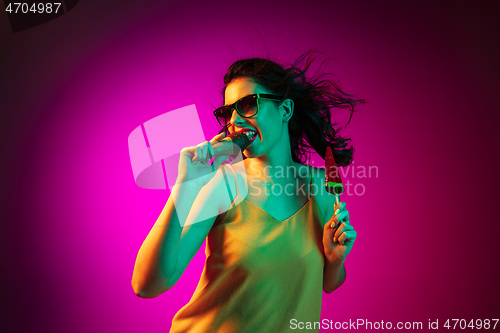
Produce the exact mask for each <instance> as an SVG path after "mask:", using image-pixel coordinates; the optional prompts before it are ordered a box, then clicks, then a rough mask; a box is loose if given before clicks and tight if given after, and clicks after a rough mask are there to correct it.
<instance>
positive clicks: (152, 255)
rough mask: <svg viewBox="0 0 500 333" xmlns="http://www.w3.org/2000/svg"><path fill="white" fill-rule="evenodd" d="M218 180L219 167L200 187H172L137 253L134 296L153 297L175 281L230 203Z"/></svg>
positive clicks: (219, 178) (185, 185) (133, 285)
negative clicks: (221, 209) (222, 209)
mask: <svg viewBox="0 0 500 333" xmlns="http://www.w3.org/2000/svg"><path fill="white" fill-rule="evenodd" d="M221 179H222V176H221V172H220V170H218V171H217V173H216V175H215V176H214V178H213V179H212V180H211V181H210V182H209V183H208V184H207V185H205V186H203V187H202V188H201V190H199V188H198V187H197V186H191V185H190V184H189V182H188V183H182V184H177V185H175V186H174V187H173V189H172V192H171V194H170V197H169V198H168V201H167V203H166V205H165V207H164V208H163V211H162V212H161V214H160V216H159V217H158V219H157V220H156V223H155V224H154V226H153V228H152V229H151V231H150V232H149V234H148V236H147V237H146V239H145V240H144V242H143V244H142V246H141V248H140V249H139V253H138V254H137V259H136V262H135V266H134V273H133V276H132V288H133V289H134V292H135V293H136V295H137V296H139V297H144V298H152V297H156V296H158V295H160V294H162V293H163V292H165V291H167V290H169V289H170V288H172V287H173V286H174V285H175V283H176V282H177V281H178V279H179V278H180V276H181V275H182V273H183V272H184V270H185V268H186V267H187V265H188V264H189V262H190V261H191V259H192V258H193V257H194V255H195V254H196V252H197V251H198V250H199V249H200V247H201V245H202V244H203V241H204V240H205V238H206V236H207V234H208V232H209V231H210V229H211V227H212V225H213V223H214V221H215V219H216V217H217V215H218V214H219V211H220V207H227V206H229V204H230V203H228V201H229V196H228V194H227V191H225V193H224V192H222V191H223V190H224V189H225V187H224V188H223V187H222V186H220V185H221ZM178 212H180V213H183V214H179V213H178ZM186 215H187V216H186Z"/></svg>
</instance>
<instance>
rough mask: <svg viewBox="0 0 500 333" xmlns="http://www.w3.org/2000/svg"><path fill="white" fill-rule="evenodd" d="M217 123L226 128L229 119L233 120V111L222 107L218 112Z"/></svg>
mask: <svg viewBox="0 0 500 333" xmlns="http://www.w3.org/2000/svg"><path fill="white" fill-rule="evenodd" d="M216 116H217V121H218V122H219V124H221V125H222V126H226V125H227V123H228V121H229V119H230V118H231V110H230V108H229V107H224V106H223V107H221V108H219V109H217V111H216Z"/></svg>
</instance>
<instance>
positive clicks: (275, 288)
mask: <svg viewBox="0 0 500 333" xmlns="http://www.w3.org/2000/svg"><path fill="white" fill-rule="evenodd" d="M308 55H309V57H308V58H307V61H306V65H305V67H304V69H303V70H302V69H300V68H299V67H298V65H297V64H299V63H300V62H302V61H303V60H304V59H305V57H306V56H308ZM311 62H312V58H311V52H307V53H305V54H304V55H302V56H301V57H299V59H298V60H297V61H296V62H295V63H294V64H293V65H291V66H289V67H287V68H284V67H283V66H281V65H279V64H277V63H275V62H272V61H270V60H267V59H262V58H251V59H244V60H239V61H236V62H235V63H234V64H233V65H231V67H230V68H229V70H228V72H227V74H226V75H225V76H224V84H225V87H224V89H223V99H224V104H225V105H224V106H223V107H221V108H218V109H217V110H216V111H215V112H214V114H215V115H216V117H217V119H218V121H219V123H220V124H221V125H222V126H223V131H222V132H223V133H220V134H219V135H217V136H215V137H214V138H213V139H212V140H210V141H207V142H205V143H202V144H200V145H198V146H195V147H187V148H185V149H183V150H182V151H181V159H180V161H179V175H178V179H177V183H176V186H175V187H174V188H173V189H172V192H171V195H170V197H169V199H168V201H167V204H166V205H165V208H164V209H163V211H162V213H161V215H160V217H159V218H158V220H157V221H156V223H155V225H154V227H153V228H152V230H151V232H150V233H149V235H148V236H147V238H146V240H145V241H144V243H143V245H142V246H141V249H140V250H139V253H138V256H137V260H136V264H135V268H134V275H133V278H132V286H133V288H134V291H135V292H136V294H137V295H138V296H140V297H145V298H150V297H156V296H158V295H160V294H161V293H163V292H165V291H167V290H169V289H170V288H171V287H173V286H174V285H175V283H176V282H177V281H178V279H179V278H180V276H181V275H182V273H183V272H184V270H185V268H186V266H187V265H188V263H189V262H190V260H191V259H192V258H193V256H194V255H195V254H196V252H197V251H198V250H199V248H200V247H201V245H202V243H203V241H204V240H205V238H206V239H207V247H206V255H207V260H206V263H205V268H204V270H203V273H202V276H201V279H200V282H199V284H198V287H197V288H196V291H195V293H194V295H193V297H192V298H191V300H190V302H189V303H188V304H187V305H186V306H184V307H183V308H182V309H181V310H180V311H179V312H178V313H177V314H176V315H175V317H174V319H173V321H172V328H171V331H170V332H285V331H288V330H291V329H292V328H294V325H297V324H298V323H300V322H302V323H305V322H319V321H320V312H321V297H322V291H324V292H326V293H331V292H333V291H334V290H335V289H337V288H338V287H339V286H340V285H341V284H342V283H343V282H344V279H345V274H346V273H345V268H344V261H345V259H346V256H347V254H348V253H349V252H350V250H351V248H352V246H353V243H354V240H355V239H356V232H355V231H354V229H353V227H352V226H351V224H350V223H349V212H348V211H347V209H346V208H345V203H344V202H341V203H339V204H335V203H336V201H335V196H334V195H332V194H329V193H327V192H326V191H325V189H324V179H325V171H324V169H321V168H312V167H311V166H305V165H304V164H303V161H304V159H305V157H306V155H307V154H308V152H309V151H310V150H311V149H314V150H316V151H317V152H318V154H320V155H321V156H323V157H324V155H325V151H326V147H327V146H328V145H329V146H330V147H332V148H333V152H334V157H335V160H336V161H337V164H339V165H341V166H345V165H348V164H349V163H351V162H352V154H353V148H352V147H347V144H348V142H349V139H346V138H342V137H341V136H339V135H338V133H337V131H336V130H335V129H334V127H333V126H334V125H336V124H332V122H331V118H330V112H331V111H333V110H335V109H336V108H346V109H349V110H350V112H351V117H352V112H354V106H355V104H356V103H360V102H362V100H355V99H352V98H350V97H349V96H350V95H347V94H345V93H344V92H342V90H340V88H339V87H338V86H337V85H336V84H335V83H333V82H332V81H330V80H325V79H323V77H320V78H318V79H315V80H311V81H308V80H307V79H306V76H305V72H306V71H307V69H308V67H309V65H310V64H311ZM320 79H321V80H320ZM242 131H250V133H252V135H251V136H254V139H253V141H252V142H251V144H250V145H249V146H248V147H247V148H246V149H245V150H244V151H243V154H244V157H245V158H244V159H243V160H241V161H239V162H237V163H233V165H223V166H222V167H221V163H222V162H223V161H224V160H225V159H227V156H219V157H217V158H215V160H214V161H213V163H212V165H209V164H207V162H208V161H209V160H210V158H211V156H212V154H213V149H212V144H214V143H215V142H217V141H219V140H221V139H222V138H223V136H225V135H227V134H231V133H234V132H242ZM212 170H216V172H212ZM304 171H305V172H304ZM297 327H300V326H296V327H295V328H297ZM314 329H315V331H317V330H318V329H319V326H316V327H314Z"/></svg>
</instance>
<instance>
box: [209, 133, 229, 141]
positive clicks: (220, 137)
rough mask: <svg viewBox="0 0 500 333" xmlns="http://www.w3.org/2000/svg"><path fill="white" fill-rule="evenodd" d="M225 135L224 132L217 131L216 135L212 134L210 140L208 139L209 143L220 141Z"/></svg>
mask: <svg viewBox="0 0 500 333" xmlns="http://www.w3.org/2000/svg"><path fill="white" fill-rule="evenodd" d="M225 136H226V133H219V134H217V135H216V136H214V137H213V138H212V139H211V140H210V143H215V142H217V141H220V140H222V139H224V137H225Z"/></svg>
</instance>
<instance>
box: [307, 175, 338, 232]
mask: <svg viewBox="0 0 500 333" xmlns="http://www.w3.org/2000/svg"><path fill="white" fill-rule="evenodd" d="M312 171H313V177H314V187H313V189H312V191H313V193H312V194H313V195H314V197H315V198H316V201H317V203H318V206H319V208H320V209H321V212H322V213H323V221H322V222H323V226H325V224H326V223H327V222H328V221H329V220H330V218H331V217H332V216H333V208H334V205H335V203H336V201H335V195H333V194H331V193H329V192H327V191H326V189H325V169H324V168H316V167H312Z"/></svg>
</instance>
